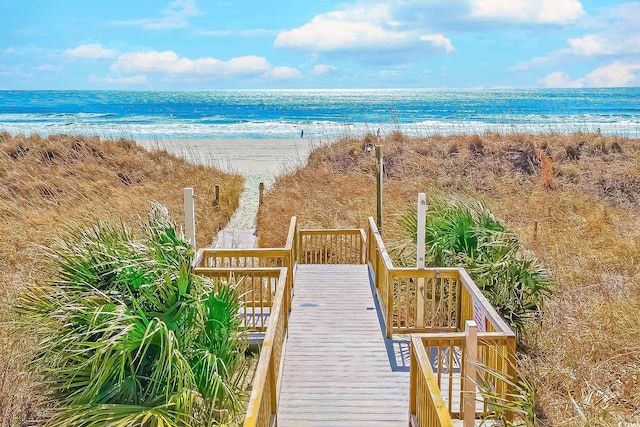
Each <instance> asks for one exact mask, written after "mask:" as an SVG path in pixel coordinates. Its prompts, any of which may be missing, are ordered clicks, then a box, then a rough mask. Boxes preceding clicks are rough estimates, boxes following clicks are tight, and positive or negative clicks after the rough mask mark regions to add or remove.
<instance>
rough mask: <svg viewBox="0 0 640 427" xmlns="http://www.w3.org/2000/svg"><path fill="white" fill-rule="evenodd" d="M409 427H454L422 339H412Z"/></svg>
mask: <svg viewBox="0 0 640 427" xmlns="http://www.w3.org/2000/svg"><path fill="white" fill-rule="evenodd" d="M409 387H410V389H409V425H410V426H411V427H441V426H443V427H453V421H452V420H451V415H449V411H448V410H447V406H446V405H445V403H444V401H443V400H442V395H441V394H440V388H439V386H438V383H437V382H436V379H435V376H434V374H433V369H432V368H431V361H430V359H429V354H428V353H427V351H426V349H425V346H424V345H423V343H422V341H421V340H420V338H417V337H412V338H411V367H410V382H409Z"/></svg>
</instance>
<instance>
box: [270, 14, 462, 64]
mask: <svg viewBox="0 0 640 427" xmlns="http://www.w3.org/2000/svg"><path fill="white" fill-rule="evenodd" d="M400 27H401V23H400V22H398V21H395V20H394V19H393V17H392V16H391V13H390V8H389V6H388V5H385V4H377V5H367V6H364V5H355V6H347V7H346V8H344V9H342V10H338V11H333V12H329V13H324V14H321V15H317V16H316V17H314V18H313V19H312V20H311V21H310V22H308V23H306V24H304V25H303V26H301V27H299V28H294V29H291V30H288V31H283V32H281V33H280V34H278V37H277V38H276V40H275V42H274V46H275V47H277V48H286V49H295V50H300V51H306V52H316V53H317V52H319V53H329V54H331V53H342V54H344V53H348V54H353V53H358V54H365V55H366V54H367V53H368V54H372V53H373V54H374V55H377V56H384V55H386V54H389V53H391V54H392V55H393V54H394V53H402V54H403V55H401V56H402V57H403V58H402V59H403V60H406V59H410V58H416V57H424V56H427V55H432V54H438V53H451V52H453V51H454V48H453V45H452V44H451V41H450V40H449V39H448V38H446V37H445V36H444V35H443V34H434V33H429V32H425V31H424V30H402V29H401V28H400ZM365 59H366V58H365Z"/></svg>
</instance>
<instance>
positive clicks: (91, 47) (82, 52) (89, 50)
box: [64, 44, 118, 59]
mask: <svg viewBox="0 0 640 427" xmlns="http://www.w3.org/2000/svg"><path fill="white" fill-rule="evenodd" d="M117 54H118V52H116V51H115V50H112V49H105V48H103V47H102V46H101V45H99V44H83V45H80V46H78V47H76V48H74V49H67V50H65V51H64V55H65V56H68V57H70V58H74V59H105V58H106V59H109V58H114V57H115V56H116V55H117Z"/></svg>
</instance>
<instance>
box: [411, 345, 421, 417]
mask: <svg viewBox="0 0 640 427" xmlns="http://www.w3.org/2000/svg"><path fill="white" fill-rule="evenodd" d="M413 340H414V339H413V338H412V339H411V341H410V342H409V355H410V356H409V360H410V362H409V420H411V416H412V415H413V414H415V413H416V399H417V396H416V393H417V389H418V371H419V367H418V360H417V359H416V354H415V347H414V345H413Z"/></svg>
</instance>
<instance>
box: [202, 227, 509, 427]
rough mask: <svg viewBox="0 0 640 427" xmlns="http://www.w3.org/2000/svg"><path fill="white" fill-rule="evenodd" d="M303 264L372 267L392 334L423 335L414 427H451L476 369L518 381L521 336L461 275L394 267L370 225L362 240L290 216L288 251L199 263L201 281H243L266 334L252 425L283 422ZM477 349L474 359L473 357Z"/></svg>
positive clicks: (250, 316) (223, 255) (414, 355)
mask: <svg viewBox="0 0 640 427" xmlns="http://www.w3.org/2000/svg"><path fill="white" fill-rule="evenodd" d="M298 263H299V264H363V263H367V264H368V265H369V270H370V273H371V277H372V279H373V281H374V287H375V290H376V293H377V296H378V300H379V301H380V305H381V310H382V314H383V317H384V324H385V329H386V334H387V336H388V337H391V336H392V335H393V334H394V333H420V334H421V335H419V336H417V335H416V336H413V337H412V350H411V390H410V422H411V423H412V425H414V426H415V427H418V426H419V427H424V426H427V427H432V426H451V425H452V421H451V417H452V416H454V417H462V415H463V414H464V412H465V411H464V410H463V400H464V396H463V392H462V391H461V390H463V389H464V387H463V385H466V387H467V395H470V396H471V395H472V396H473V397H474V399H475V395H476V393H475V391H476V390H475V385H474V386H473V388H472V389H471V390H470V391H469V383H468V382H465V381H466V380H465V376H468V374H469V372H471V371H473V372H475V369H472V368H470V367H469V366H471V365H469V363H471V362H473V363H475V364H478V365H482V366H486V367H487V372H496V373H504V374H507V375H511V374H512V370H513V366H514V364H513V357H514V354H515V334H514V333H513V331H512V330H511V329H510V328H509V326H508V325H507V324H506V322H504V320H503V319H502V318H501V317H500V316H499V315H498V313H497V312H496V311H495V309H494V308H493V306H491V304H490V303H489V302H488V301H487V299H486V298H485V297H484V296H483V295H482V292H480V290H479V289H478V288H477V287H476V286H475V284H474V283H473V280H472V279H471V278H470V277H469V275H468V274H467V273H466V272H465V271H464V270H463V269H459V268H425V269H418V268H399V267H395V266H394V265H393V262H392V261H391V258H390V257H389V254H388V253H387V250H386V247H385V245H384V242H383V241H382V238H381V236H380V233H379V231H378V229H377V227H376V224H375V222H374V220H373V218H369V226H368V228H367V230H366V233H365V231H364V230H361V229H350V230H298V228H297V221H296V218H295V217H293V218H292V219H291V222H290V226H289V234H288V237H287V243H286V245H285V247H284V248H271V249H243V250H237V249H203V250H200V251H198V254H197V259H196V262H195V263H194V266H195V272H196V273H198V274H204V275H207V276H210V277H214V278H223V277H224V278H228V277H235V278H236V279H239V280H241V284H240V286H241V290H242V291H243V292H244V293H243V295H244V297H243V298H244V300H243V301H244V304H245V305H246V308H245V309H244V310H245V311H244V316H245V324H246V325H247V326H248V327H250V328H253V329H254V330H257V331H264V332H265V339H264V343H263V346H262V350H261V352H260V359H259V362H258V367H257V371H256V374H255V378H254V382H253V387H252V391H251V398H250V401H249V407H248V410H247V416H246V419H245V423H244V425H245V427H253V426H273V425H275V424H277V401H278V390H279V381H280V374H281V369H282V355H283V348H284V345H285V342H286V336H287V328H288V316H289V312H290V310H291V296H292V287H293V279H294V274H295V267H296V264H298ZM276 277H277V280H276ZM468 321H473V322H468ZM465 324H473V325H474V326H473V327H474V328H475V329H474V330H475V331H476V332H474V337H475V341H473V344H472V345H469V344H468V341H469V338H468V336H467V337H466V339H465V333H464V332H463V328H464V327H465ZM476 325H477V326H476ZM471 350H473V351H472V352H471V353H470V354H472V355H473V356H472V357H471V358H468V357H467V356H466V354H467V352H468V351H471ZM473 366H475V365H473ZM434 372H435V374H434ZM507 377H508V376H507ZM474 378H475V377H474ZM463 382H465V384H463ZM489 383H490V384H491V387H492V390H493V391H495V392H496V393H497V394H498V395H500V396H507V395H508V393H509V386H508V384H506V383H505V382H504V381H502V380H501V376H500V375H493V376H491V375H490V376H489ZM454 390H458V391H454ZM442 392H444V397H443V394H442ZM467 404H469V403H468V399H467ZM467 408H472V409H471V410H467V413H468V414H471V415H473V416H474V417H475V416H476V415H477V414H483V413H486V412H488V411H489V410H490V408H489V407H488V406H487V403H481V404H473V403H472V404H471V406H467Z"/></svg>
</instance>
